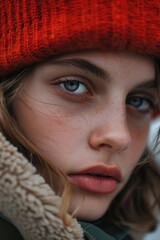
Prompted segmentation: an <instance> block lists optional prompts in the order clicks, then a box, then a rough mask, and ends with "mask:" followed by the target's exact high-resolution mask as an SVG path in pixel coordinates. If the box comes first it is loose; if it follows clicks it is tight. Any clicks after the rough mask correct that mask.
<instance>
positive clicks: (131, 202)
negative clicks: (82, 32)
mask: <svg viewBox="0 0 160 240" xmlns="http://www.w3.org/2000/svg"><path fill="white" fill-rule="evenodd" d="M35 67H36V64H35V65H31V66H28V67H26V68H25V69H23V70H22V71H19V72H18V73H14V74H13V75H10V76H8V77H7V78H4V79H2V80H1V83H0V131H2V132H3V133H4V134H5V136H6V137H7V139H8V140H10V142H11V143H13V144H14V145H15V146H17V148H18V150H19V151H20V152H22V153H23V154H24V156H26V157H27V158H28V159H29V161H32V160H33V159H37V160H39V161H40V162H41V164H44V165H45V167H46V168H47V169H48V170H49V171H48V172H49V173H51V174H50V175H52V173H54V174H55V175H56V176H57V177H58V178H59V180H61V182H62V184H63V186H64V191H63V195H62V207H61V213H60V216H61V218H62V220H63V221H64V223H65V224H67V222H66V220H65V219H66V217H65V216H66V212H67V207H68V203H69V199H70V196H71V186H70V184H69V183H68V182H67V178H66V176H65V174H63V173H62V172H61V171H60V170H59V169H57V167H56V166H54V165H52V166H51V165H50V164H49V161H48V159H46V157H45V156H44V155H43V153H42V152H41V151H40V149H38V148H37V147H36V146H34V145H33V144H32V143H31V142H30V141H29V139H27V138H26V137H25V136H24V135H23V133H22V132H21V130H20V128H19V126H18V124H17V122H16V120H15V118H14V114H13V112H12V108H11V103H12V101H13V99H14V97H15V96H16V95H17V93H18V92H19V91H20V89H21V88H22V86H23V84H24V82H25V81H27V78H29V77H30V75H31V73H32V72H33V70H34V69H35ZM156 73H157V74H156V75H157V80H156V82H157V89H159V84H160V79H159V78H160V74H159V66H158V64H156ZM51 179H52V187H53V189H54V177H53V175H52V177H51ZM159 183H160V171H159V169H158V168H157V165H156V163H155V161H154V160H153V156H152V154H151V153H150V152H149V151H146V152H145V153H144V154H143V156H142V157H141V159H140V160H139V164H138V165H137V167H136V168H135V170H134V171H133V173H132V175H131V177H130V179H129V181H128V183H127V184H126V186H125V187H124V189H123V190H122V191H121V192H120V194H119V195H118V196H117V197H116V198H115V200H114V201H113V202H112V204H111V206H110V208H109V210H108V211H107V213H106V219H107V218H109V220H110V221H112V222H114V223H116V224H117V225H119V226H120V227H126V228H129V229H136V230H143V231H148V230H150V229H153V228H154V227H155V226H156V223H157V220H156V214H155V209H156V207H157V206H158V208H160V188H159ZM126 206H127V211H126Z"/></svg>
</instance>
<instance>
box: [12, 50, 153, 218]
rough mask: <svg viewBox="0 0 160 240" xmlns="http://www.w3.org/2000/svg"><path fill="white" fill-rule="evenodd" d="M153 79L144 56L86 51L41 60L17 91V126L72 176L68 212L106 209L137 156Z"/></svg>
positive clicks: (85, 214)
mask: <svg viewBox="0 0 160 240" xmlns="http://www.w3.org/2000/svg"><path fill="white" fill-rule="evenodd" d="M154 79H155V68H154V63H153V61H152V60H151V59H149V58H147V57H144V56H141V55H135V54H131V53H122V52H101V51H86V52H81V53H73V54H69V55H65V56H61V57H58V58H56V59H54V60H52V61H50V62H49V63H48V62H45V63H41V64H39V65H38V66H37V68H36V69H35V71H34V72H33V73H32V75H31V76H30V77H29V79H27V80H26V82H25V84H24V86H23V88H22V89H21V90H20V92H19V93H18V94H17V97H16V98H15V100H14V102H13V105H12V107H13V111H14V114H15V117H16V119H17V121H18V123H19V126H20V127H21V129H22V130H23V132H24V134H25V135H26V136H27V137H28V138H29V139H30V140H31V141H32V142H33V143H34V144H35V145H36V146H37V147H38V148H39V149H40V150H41V151H42V152H43V153H44V154H45V156H46V157H47V158H48V159H49V161H50V163H51V164H54V165H55V166H56V167H58V168H59V169H61V170H62V171H63V172H64V173H65V174H66V175H67V176H68V179H69V181H70V182H72V183H73V193H72V198H71V202H70V206H69V212H73V210H74V209H75V208H77V207H78V210H77V212H76V217H77V218H78V219H82V220H89V221H92V220H96V219H98V218H100V217H101V216H103V214H104V213H105V212H106V211H107V209H108V207H109V205H110V203H111V202H112V200H113V199H114V198H115V196H116V195H117V194H118V193H119V192H120V190H121V189H122V188H123V187H124V185H125V183H126V182H127V180H128V178H129V176H130V174H131V172H132V171H133V169H134V168H135V166H136V164H137V162H138V160H139V159H140V157H141V155H142V153H143V151H144V149H145V146H146V141H147V136H148V130H149V126H150V122H151V118H152V112H153V106H154V104H155V95H156V90H155V88H154ZM40 168H41V167H40V166H38V169H39V170H40V171H41V169H40ZM82 193H83V194H82Z"/></svg>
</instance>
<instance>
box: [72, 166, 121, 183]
mask: <svg viewBox="0 0 160 240" xmlns="http://www.w3.org/2000/svg"><path fill="white" fill-rule="evenodd" d="M85 174H95V175H102V177H112V178H114V179H115V180H116V181H118V182H120V181H121V180H122V174H121V171H120V169H119V168H118V167H117V166H106V165H94V166H91V167H88V168H86V169H84V170H82V171H79V172H74V173H71V174H69V175H70V176H72V175H85Z"/></svg>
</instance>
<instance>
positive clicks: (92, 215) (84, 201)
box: [69, 193, 113, 222]
mask: <svg viewBox="0 0 160 240" xmlns="http://www.w3.org/2000/svg"><path fill="white" fill-rule="evenodd" d="M112 197H113V196H111V195H107V196H103V195H98V194H95V195H94V194H90V193H84V194H81V193H78V194H77V193H76V194H73V196H72V198H71V202H70V206H69V213H70V214H72V215H73V216H74V217H76V218H77V219H78V220H81V221H89V222H92V221H96V220H98V219H100V218H101V217H103V215H104V214H105V213H106V211H107V210H108V208H109V205H110V203H111V200H112Z"/></svg>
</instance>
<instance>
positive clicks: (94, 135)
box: [89, 111, 131, 152]
mask: <svg viewBox="0 0 160 240" xmlns="http://www.w3.org/2000/svg"><path fill="white" fill-rule="evenodd" d="M104 115H105V114H102V115H101V116H99V117H97V118H96V124H95V125H94V126H92V127H93V128H92V130H91V132H90V135H89V145H90V146H91V147H92V148H93V149H95V150H99V149H102V148H103V149H104V148H105V149H107V150H108V151H117V152H122V151H124V150H126V149H127V148H128V147H129V145H130V143H131V134H130V131H129V129H128V124H127V117H126V113H125V114H124V113H122V112H120V111H119V112H116V114H115V113H113V112H112V113H111V114H106V116H104ZM93 122H94V121H93Z"/></svg>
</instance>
